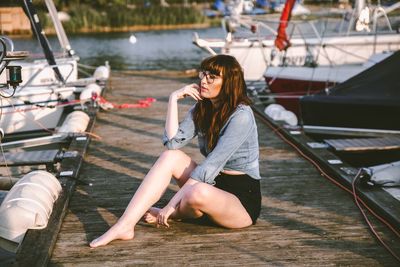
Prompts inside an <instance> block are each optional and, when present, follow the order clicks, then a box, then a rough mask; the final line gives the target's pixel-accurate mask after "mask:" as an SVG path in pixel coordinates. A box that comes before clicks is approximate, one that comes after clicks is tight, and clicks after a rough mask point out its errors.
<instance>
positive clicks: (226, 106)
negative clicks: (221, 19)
mask: <svg viewBox="0 0 400 267" xmlns="http://www.w3.org/2000/svg"><path fill="white" fill-rule="evenodd" d="M199 78H200V85H197V84H191V85H187V86H185V87H183V88H181V89H179V90H177V91H174V92H173V93H172V94H171V95H170V98H169V103H168V112H167V118H166V122H165V133H164V138H163V141H164V145H165V146H166V147H167V148H168V150H166V151H165V152H163V153H162V154H161V155H160V157H159V158H158V160H157V161H156V163H155V164H154V165H153V167H152V168H151V169H150V171H149V172H148V174H147V175H146V177H145V178H144V180H143V182H142V183H141V185H140V186H139V188H138V189H137V191H136V193H135V194H134V196H133V197H132V199H131V201H130V203H129V205H128V207H127V208H126V210H125V212H124V214H123V215H122V216H121V218H120V219H119V220H118V222H117V223H116V224H115V225H114V226H112V227H111V228H110V229H109V230H108V231H107V232H106V233H104V234H103V235H102V236H100V237H99V238H97V239H95V240H93V241H92V242H91V243H90V246H91V247H92V248H95V247H99V246H104V245H106V244H108V243H109V242H111V241H113V240H116V239H122V240H129V239H132V238H133V237H134V228H135V225H136V224H137V223H138V221H139V220H140V219H142V218H143V219H144V220H145V221H147V222H150V223H157V224H158V225H161V226H167V227H168V226H169V224H168V219H169V218H171V219H183V218H199V217H202V216H207V217H208V218H209V219H210V220H212V221H213V222H215V223H216V224H218V225H220V226H223V227H226V228H243V227H247V226H250V225H251V224H254V223H255V222H256V220H257V218H258V216H259V214H260V208H261V193H260V173H259V163H258V155H259V151H258V150H259V148H258V135H257V126H256V123H255V120H254V115H253V112H252V110H251V108H250V107H249V104H250V99H249V98H248V97H247V95H246V84H245V82H244V78H243V71H242V69H241V67H240V65H239V63H238V62H237V61H236V59H235V58H234V57H231V56H227V55H217V56H212V57H210V58H207V59H205V60H204V61H203V62H202V63H201V71H200V73H199ZM186 96H190V97H192V98H194V99H195V100H196V101H197V103H196V104H195V105H194V106H193V107H192V108H191V109H190V110H189V112H188V114H187V115H186V118H185V119H184V120H183V121H182V122H181V123H180V124H179V123H178V100H179V99H182V98H184V97H186ZM196 136H198V141H199V146H200V151H201V153H202V154H203V155H204V156H205V160H204V161H203V162H202V163H200V164H197V163H196V162H194V161H193V160H192V159H191V158H190V157H189V156H188V155H186V154H185V153H184V152H182V151H180V150H178V149H179V148H181V147H183V146H184V145H186V144H187V143H188V142H189V141H190V140H191V139H193V138H194V137H196ZM171 177H173V178H174V179H175V180H176V181H177V183H178V185H179V186H180V190H179V191H178V192H177V193H176V194H175V195H174V197H173V198H172V199H171V200H170V201H169V203H168V204H167V205H166V206H165V207H164V208H162V209H159V208H155V207H152V208H151V206H152V205H153V204H154V203H156V202H157V201H158V200H159V199H160V198H161V196H162V194H163V193H164V191H165V189H166V188H167V186H168V184H169V183H170V181H171Z"/></svg>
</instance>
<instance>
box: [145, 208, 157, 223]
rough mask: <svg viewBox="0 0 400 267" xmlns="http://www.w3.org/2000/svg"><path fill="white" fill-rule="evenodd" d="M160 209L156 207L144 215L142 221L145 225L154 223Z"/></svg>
mask: <svg viewBox="0 0 400 267" xmlns="http://www.w3.org/2000/svg"><path fill="white" fill-rule="evenodd" d="M160 210H161V209H159V208H156V207H151V208H150V209H149V210H148V211H147V212H146V213H145V214H144V215H143V220H144V221H145V222H147V223H156V222H157V216H158V213H159V212H160Z"/></svg>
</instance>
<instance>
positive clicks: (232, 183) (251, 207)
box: [215, 173, 261, 224]
mask: <svg viewBox="0 0 400 267" xmlns="http://www.w3.org/2000/svg"><path fill="white" fill-rule="evenodd" d="M215 183H216V184H215V187H217V188H219V189H221V190H224V191H226V192H229V193H231V194H233V195H235V196H236V197H237V198H238V199H239V200H240V202H241V203H242V205H243V207H244V208H245V209H246V211H247V213H248V214H249V215H250V217H251V220H252V221H253V224H255V223H256V221H257V218H258V216H260V210H261V191H260V180H256V179H253V178H251V177H250V176H249V175H247V174H242V175H229V174H225V173H220V174H219V175H218V176H217V177H216V178H215Z"/></svg>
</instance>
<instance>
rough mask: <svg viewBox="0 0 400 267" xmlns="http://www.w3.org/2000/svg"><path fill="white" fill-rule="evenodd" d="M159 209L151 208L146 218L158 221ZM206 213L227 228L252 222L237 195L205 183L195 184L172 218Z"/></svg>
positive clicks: (186, 217)
mask: <svg viewBox="0 0 400 267" xmlns="http://www.w3.org/2000/svg"><path fill="white" fill-rule="evenodd" d="M159 211H160V209H159V208H151V209H150V210H149V212H148V213H146V216H145V220H146V221H147V222H150V223H156V217H157V215H158V212H159ZM204 214H207V216H208V217H210V218H211V220H213V221H214V222H215V223H217V224H219V225H221V226H223V227H226V228H243V227H247V226H250V225H251V224H252V220H251V217H250V215H249V214H248V213H247V211H246V209H245V208H244V207H243V205H242V203H241V202H240V200H239V199H238V198H237V197H236V196H235V195H233V194H231V193H229V192H226V191H223V190H221V189H219V188H216V187H214V186H212V185H209V184H205V183H197V184H195V185H193V186H192V188H191V189H190V190H189V191H188V192H187V193H186V194H185V196H184V197H183V198H182V200H181V203H180V204H179V207H178V209H177V210H176V211H175V212H174V213H172V214H171V216H170V218H171V219H188V218H199V217H201V216H203V215H204Z"/></svg>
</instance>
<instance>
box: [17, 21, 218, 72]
mask: <svg viewBox="0 0 400 267" xmlns="http://www.w3.org/2000/svg"><path fill="white" fill-rule="evenodd" d="M194 32H198V33H199V35H200V36H207V37H215V38H217V37H222V36H224V33H223V31H222V29H221V28H208V29H187V30H166V31H143V32H125V33H96V34H82V35H68V38H69V41H70V44H71V47H72V48H73V49H74V50H75V52H76V54H77V55H78V56H79V57H80V63H82V64H87V65H93V66H98V65H101V64H104V62H105V61H108V62H109V63H110V65H111V67H112V69H113V70H187V69H193V68H196V67H197V66H198V64H199V63H200V61H201V60H202V59H203V58H205V57H207V56H209V54H208V53H207V52H205V51H202V50H201V49H199V48H198V47H196V46H195V45H194V44H193V43H192V38H193V33H194ZM131 36H134V38H131ZM48 39H49V43H50V45H51V47H52V50H53V51H54V52H55V53H57V52H59V51H61V48H60V47H59V45H58V40H57V37H56V36H48ZM135 39H136V42H134V41H135ZM13 41H14V46H15V50H25V51H30V53H31V54H32V57H33V58H34V57H38V58H40V57H41V54H42V48H41V47H40V45H39V43H38V42H37V40H36V39H35V37H34V36H32V37H31V38H18V39H14V40H13Z"/></svg>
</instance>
